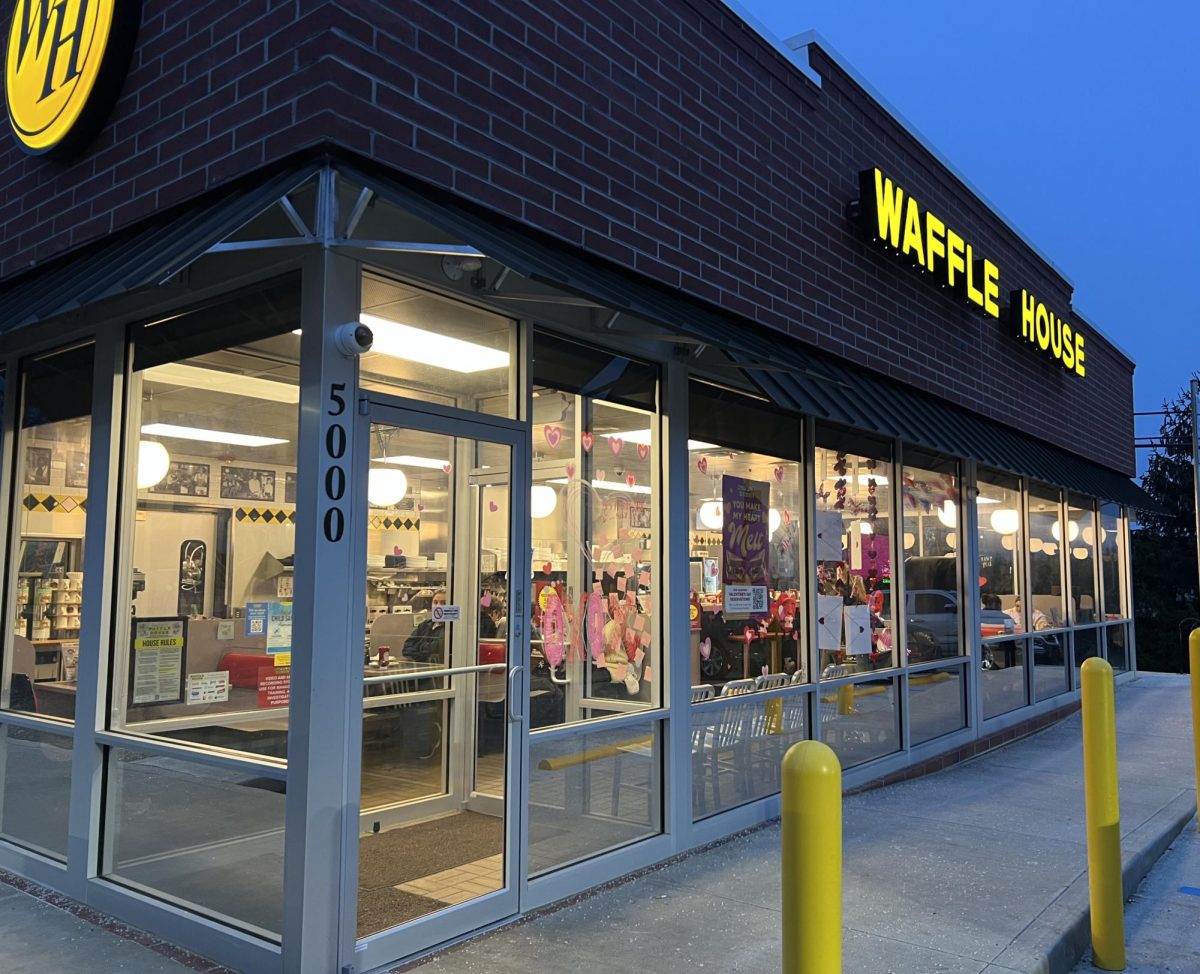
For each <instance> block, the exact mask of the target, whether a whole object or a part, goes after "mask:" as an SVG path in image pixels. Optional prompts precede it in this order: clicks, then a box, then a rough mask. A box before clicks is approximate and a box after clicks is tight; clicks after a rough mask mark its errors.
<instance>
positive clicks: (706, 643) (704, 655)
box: [700, 637, 712, 659]
mask: <svg viewBox="0 0 1200 974" xmlns="http://www.w3.org/2000/svg"><path fill="white" fill-rule="evenodd" d="M710 656H712V639H711V638H710V637H705V638H704V639H701V640H700V658H701V659H708V658H709V657H710Z"/></svg>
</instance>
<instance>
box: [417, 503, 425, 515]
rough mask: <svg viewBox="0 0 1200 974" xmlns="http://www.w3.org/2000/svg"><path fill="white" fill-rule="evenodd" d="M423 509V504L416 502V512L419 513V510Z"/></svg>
mask: <svg viewBox="0 0 1200 974" xmlns="http://www.w3.org/2000/svg"><path fill="white" fill-rule="evenodd" d="M423 510H425V505H424V504H418V505H417V512H418V513H420V512H421V511H423Z"/></svg>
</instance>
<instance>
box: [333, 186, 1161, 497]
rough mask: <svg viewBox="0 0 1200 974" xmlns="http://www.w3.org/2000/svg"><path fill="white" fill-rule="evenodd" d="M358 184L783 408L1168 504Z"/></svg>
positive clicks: (419, 199) (817, 359) (468, 222)
mask: <svg viewBox="0 0 1200 974" xmlns="http://www.w3.org/2000/svg"><path fill="white" fill-rule="evenodd" d="M339 168H340V170H341V171H342V172H343V173H344V174H346V175H348V176H350V177H351V178H353V179H357V180H359V181H361V182H362V183H364V184H365V185H367V186H370V187H371V188H372V189H373V190H375V191H376V192H377V193H379V194H380V195H382V196H383V197H385V198H386V199H390V200H391V201H392V202H394V203H396V204H397V205H399V206H402V207H404V208H405V209H407V210H409V211H410V212H412V213H413V214H414V215H415V216H418V217H420V218H422V219H424V220H426V221H427V222H429V223H430V224H432V225H434V226H437V227H439V228H440V229H442V230H444V231H445V232H447V233H450V234H452V235H454V236H456V237H458V238H459V239H461V240H462V241H463V242H464V243H468V244H471V245H472V246H475V247H477V248H479V250H481V251H482V252H484V253H486V254H487V255H488V256H490V257H492V258H494V259H496V260H498V261H500V262H501V263H503V264H505V265H506V266H508V267H511V268H512V269H513V270H514V271H516V272H517V273H519V274H522V275H524V276H525V277H528V278H531V279H533V280H538V281H542V282H544V283H547V284H551V285H554V286H555V287H559V288H562V289H564V290H567V291H570V292H572V293H574V294H577V295H579V296H580V297H584V298H587V299H589V300H592V301H596V302H597V303H599V304H603V305H606V306H608V307H611V308H613V309H614V310H621V311H628V312H629V313H631V314H635V315H637V316H638V317H640V318H644V319H646V320H647V321H653V322H655V323H657V324H660V325H663V326H664V327H667V328H670V329H674V330H676V331H679V332H682V333H684V334H686V335H688V336H689V337H692V338H697V339H700V340H702V341H705V342H709V343H711V344H713V345H714V346H717V347H720V348H723V349H725V350H726V351H727V352H729V353H730V354H731V356H732V357H733V358H734V360H735V361H739V362H741V364H742V365H743V368H744V369H745V371H746V372H747V374H748V375H749V376H750V377H751V378H752V379H753V381H754V382H755V383H756V384H757V385H758V387H759V388H760V389H761V390H762V391H763V393H764V394H765V395H766V396H768V397H769V398H770V399H771V400H772V401H773V402H775V403H777V404H778V405H780V406H783V407H784V408H787V409H790V410H793V411H795V412H798V413H802V414H806V415H812V416H816V417H817V418H818V419H824V420H829V421H832V422H836V423H841V424H843V425H846V426H851V427H855V428H857V429H862V430H869V431H872V432H876V433H882V434H884V435H887V436H895V437H900V438H901V439H903V440H904V441H906V442H908V443H912V444H914V445H917V446H923V447H926V448H929V449H933V450H937V451H940V452H944V453H948V454H951V455H953V456H960V457H969V458H971V459H974V460H977V461H979V462H981V463H984V464H986V465H988V466H992V467H997V468H999V469H1001V470H1006V471H1009V472H1011V473H1015V474H1021V475H1023V476H1026V477H1031V478H1033V479H1035V480H1040V481H1044V482H1046V483H1049V484H1054V485H1056V486H1060V487H1065V488H1067V489H1068V490H1074V491H1078V492H1080V493H1083V494H1087V495H1089V496H1093V497H1098V498H1101V499H1103V500H1108V501H1115V502H1117V503H1120V504H1125V505H1128V506H1130V507H1135V508H1139V509H1141V510H1150V511H1155V510H1158V509H1159V505H1158V503H1157V502H1156V501H1155V500H1154V499H1153V498H1152V497H1151V496H1150V495H1149V494H1147V493H1146V492H1145V491H1144V490H1142V488H1141V487H1139V486H1138V485H1137V484H1135V483H1134V482H1133V481H1131V480H1130V479H1129V478H1128V477H1126V476H1124V475H1123V474H1121V473H1118V472H1117V471H1114V470H1110V469H1108V468H1106V467H1104V466H1101V465H1100V464H1097V463H1093V462H1092V461H1090V460H1086V459H1084V458H1083V457H1080V456H1077V455H1075V454H1073V453H1070V452H1069V451H1067V450H1063V449H1061V448H1060V447H1056V446H1053V445H1051V444H1049V443H1045V442H1043V441H1041V440H1037V439H1034V438H1033V437H1031V436H1028V435H1027V434H1024V433H1021V432H1018V431H1017V430H1014V429H1011V428H1010V427H1008V426H1005V425H1004V424H1002V423H998V422H996V421H995V420H992V419H988V418H987V417H985V416H981V415H979V414H978V413H972V412H970V411H968V410H965V409H962V408H960V407H958V406H955V405H953V404H952V403H949V402H947V401H945V400H943V399H939V398H938V397H936V396H931V395H929V394H927V393H923V392H919V391H918V390H916V389H912V388H909V387H908V386H905V385H902V384H901V383H898V382H895V381H893V380H890V379H888V378H885V377H884V376H881V375H878V374H877V373H874V372H870V371H868V370H866V369H863V368H860V367H858V366H854V367H851V366H849V365H847V364H845V363H843V362H841V361H839V360H838V359H836V358H835V357H834V356H832V355H830V354H828V353H826V352H822V351H819V350H816V349H808V348H805V347H802V346H800V345H799V343H796V342H791V343H782V342H780V341H779V339H778V338H777V337H774V336H771V335H768V334H767V333H766V332H765V331H764V330H763V329H762V328H761V327H760V326H758V325H756V324H754V323H752V322H746V321H742V320H739V319H736V318H735V317H734V316H732V315H727V314H724V313H722V312H718V311H715V310H713V309H712V308H711V307H709V306H706V305H703V304H701V303H699V302H697V301H694V300H693V299H691V298H688V297H686V296H684V295H682V294H680V293H679V292H677V291H672V290H669V289H667V288H665V287H663V286H661V285H657V284H652V283H649V282H643V281H640V280H636V279H634V278H633V277H632V276H631V275H629V274H627V273H625V272H623V271H621V270H618V269H616V268H614V267H611V266H609V265H608V264H607V263H605V262H603V261H599V260H596V259H595V258H592V257H588V256H586V255H585V254H583V253H582V252H580V251H578V250H576V249H574V248H571V247H569V246H568V245H565V244H561V243H558V242H554V241H551V240H549V239H542V238H539V237H538V236H535V235H534V234H533V233H531V232H529V231H528V230H526V229H523V228H521V227H519V226H518V225H517V224H515V223H513V222H511V221H507V220H503V219H502V218H497V217H494V216H492V215H490V214H486V213H483V212H482V211H479V210H476V209H474V208H472V207H470V206H467V205H464V204H462V203H460V202H458V201H456V200H454V199H452V198H450V197H435V196H431V195H428V194H426V193H424V192H421V191H418V190H416V189H414V188H412V187H410V186H408V185H407V184H405V183H403V182H401V181H399V180H396V179H394V178H391V177H389V176H387V175H386V174H380V173H376V172H368V171H366V170H365V169H356V168H353V167H345V166H342V167H339Z"/></svg>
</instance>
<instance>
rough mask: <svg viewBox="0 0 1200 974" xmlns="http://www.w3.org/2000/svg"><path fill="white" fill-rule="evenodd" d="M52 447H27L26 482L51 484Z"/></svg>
mask: <svg viewBox="0 0 1200 974" xmlns="http://www.w3.org/2000/svg"><path fill="white" fill-rule="evenodd" d="M50 457H51V454H50V447H48V446H27V447H25V483H27V484H40V485H41V486H43V487H49V486H50Z"/></svg>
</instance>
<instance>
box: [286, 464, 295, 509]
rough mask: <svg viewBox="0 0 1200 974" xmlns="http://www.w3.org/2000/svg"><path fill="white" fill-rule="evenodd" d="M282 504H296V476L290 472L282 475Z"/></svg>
mask: <svg viewBox="0 0 1200 974" xmlns="http://www.w3.org/2000/svg"><path fill="white" fill-rule="evenodd" d="M283 502H284V503H285V504H295V503H296V475H295V473H293V472H292V471H291V470H289V471H287V472H286V473H285V474H284V475H283Z"/></svg>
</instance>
